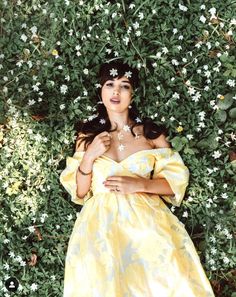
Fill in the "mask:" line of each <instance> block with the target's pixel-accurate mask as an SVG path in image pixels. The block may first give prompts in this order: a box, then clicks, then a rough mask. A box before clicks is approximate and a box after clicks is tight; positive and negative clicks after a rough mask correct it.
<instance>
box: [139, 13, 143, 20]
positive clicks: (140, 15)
mask: <svg viewBox="0 0 236 297" xmlns="http://www.w3.org/2000/svg"><path fill="white" fill-rule="evenodd" d="M138 17H139V19H140V20H142V19H143V18H144V14H143V12H140V13H139V14H138Z"/></svg>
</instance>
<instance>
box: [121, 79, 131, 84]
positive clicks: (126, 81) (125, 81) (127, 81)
mask: <svg viewBox="0 0 236 297" xmlns="http://www.w3.org/2000/svg"><path fill="white" fill-rule="evenodd" d="M121 82H124V83H128V84H131V82H130V81H129V80H122V81H121Z"/></svg>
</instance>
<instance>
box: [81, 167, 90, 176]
mask: <svg viewBox="0 0 236 297" xmlns="http://www.w3.org/2000/svg"><path fill="white" fill-rule="evenodd" d="M78 171H79V172H80V173H81V174H83V175H89V174H91V173H92V172H93V171H90V172H88V173H86V172H84V171H82V170H81V169H80V167H78Z"/></svg>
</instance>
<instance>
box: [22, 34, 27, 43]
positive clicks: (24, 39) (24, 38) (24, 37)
mask: <svg viewBox="0 0 236 297" xmlns="http://www.w3.org/2000/svg"><path fill="white" fill-rule="evenodd" d="M20 39H21V40H23V41H24V42H26V40H27V36H26V35H25V34H22V35H21V37H20Z"/></svg>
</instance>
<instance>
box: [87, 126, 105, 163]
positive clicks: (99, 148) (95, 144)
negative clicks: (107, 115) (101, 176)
mask: <svg viewBox="0 0 236 297" xmlns="http://www.w3.org/2000/svg"><path fill="white" fill-rule="evenodd" d="M110 145H111V135H110V134H109V133H108V132H107V131H104V132H102V133H99V134H98V135H97V136H96V137H95V138H94V140H93V141H92V142H91V144H90V145H89V146H88V149H87V150H86V152H85V155H86V156H87V157H88V158H90V159H93V160H95V159H97V158H98V157H100V156H101V155H102V154H104V153H105V152H106V151H107V150H108V149H109V148H110Z"/></svg>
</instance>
